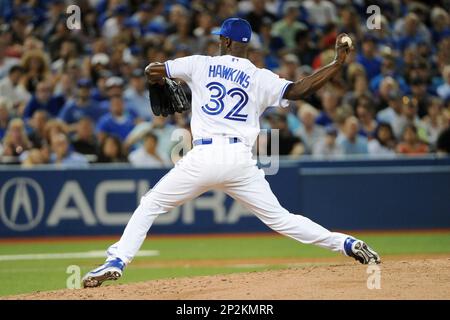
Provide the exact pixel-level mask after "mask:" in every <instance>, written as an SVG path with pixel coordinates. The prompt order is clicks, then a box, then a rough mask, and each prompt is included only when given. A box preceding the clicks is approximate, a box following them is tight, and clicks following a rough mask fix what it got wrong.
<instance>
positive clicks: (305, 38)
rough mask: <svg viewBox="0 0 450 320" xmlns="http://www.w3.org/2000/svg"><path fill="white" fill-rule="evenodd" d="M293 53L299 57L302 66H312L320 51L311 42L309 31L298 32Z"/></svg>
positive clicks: (301, 30)
mask: <svg viewBox="0 0 450 320" xmlns="http://www.w3.org/2000/svg"><path fill="white" fill-rule="evenodd" d="M293 53H294V54H295V55H297V58H298V59H299V61H300V63H301V64H302V65H309V66H310V65H312V63H313V61H314V58H315V57H316V56H317V54H318V53H319V51H318V50H317V48H316V47H315V45H314V43H313V42H312V40H311V36H310V32H309V30H307V29H300V30H298V31H297V33H296V34H295V48H294V50H293Z"/></svg>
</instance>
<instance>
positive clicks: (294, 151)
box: [267, 112, 305, 156]
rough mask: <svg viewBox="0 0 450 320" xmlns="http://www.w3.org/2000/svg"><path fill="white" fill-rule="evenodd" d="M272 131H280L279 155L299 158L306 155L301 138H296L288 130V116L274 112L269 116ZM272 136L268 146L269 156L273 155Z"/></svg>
mask: <svg viewBox="0 0 450 320" xmlns="http://www.w3.org/2000/svg"><path fill="white" fill-rule="evenodd" d="M268 120H269V123H270V126H271V128H272V129H275V130H278V135H279V136H278V137H279V139H278V153H279V155H281V156H287V155H289V156H298V155H301V154H304V152H305V147H304V145H303V143H302V141H301V140H300V138H299V137H296V136H294V135H293V134H292V133H291V131H290V130H289V128H288V125H287V119H286V115H284V114H282V113H278V112H273V113H271V114H270V115H269V116H268ZM272 143H274V141H272V135H270V137H269V139H268V144H267V154H268V155H271V151H272V148H273V147H272Z"/></svg>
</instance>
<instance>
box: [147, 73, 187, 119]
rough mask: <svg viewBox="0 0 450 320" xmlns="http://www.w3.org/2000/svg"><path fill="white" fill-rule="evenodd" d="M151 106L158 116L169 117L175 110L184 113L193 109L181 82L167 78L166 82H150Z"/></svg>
mask: <svg viewBox="0 0 450 320" xmlns="http://www.w3.org/2000/svg"><path fill="white" fill-rule="evenodd" d="M148 92H149V95H150V106H151V108H152V111H153V113H154V114H155V115H156V116H163V117H167V116H168V115H171V114H174V113H175V112H178V113H182V112H184V111H187V110H190V109H191V103H190V101H189V100H188V98H187V97H186V94H185V92H184V91H183V88H182V87H181V84H180V83H179V82H176V81H174V80H172V79H169V78H165V79H164V84H163V85H160V84H158V83H155V84H149V88H148Z"/></svg>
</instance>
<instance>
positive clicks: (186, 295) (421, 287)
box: [9, 257, 450, 300]
mask: <svg viewBox="0 0 450 320" xmlns="http://www.w3.org/2000/svg"><path fill="white" fill-rule="evenodd" d="M9 298H13V299H90V300H92V299H102V300H103V299H173V300H175V299H205V300H206V299H207V300H211V299H225V300H232V299H450V258H442V257H441V258H438V259H417V258H416V259H405V260H389V259H388V260H387V261H383V263H382V264H380V265H378V266H369V267H368V266H363V265H359V264H356V262H355V263H352V262H348V263H339V264H328V265H306V266H302V267H292V268H289V269H284V270H272V271H264V272H250V273H237V274H231V275H215V276H203V277H193V278H178V279H164V280H154V281H147V282H140V283H133V284H122V285H114V284H112V285H107V286H104V287H100V288H94V289H79V290H58V291H49V292H40V293H33V294H25V295H20V296H15V297H9Z"/></svg>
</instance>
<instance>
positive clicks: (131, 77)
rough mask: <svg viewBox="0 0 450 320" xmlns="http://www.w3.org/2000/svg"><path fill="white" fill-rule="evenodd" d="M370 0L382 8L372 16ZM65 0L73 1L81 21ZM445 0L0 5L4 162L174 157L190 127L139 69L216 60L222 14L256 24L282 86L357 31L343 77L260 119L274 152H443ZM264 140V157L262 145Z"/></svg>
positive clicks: (266, 60) (263, 59)
mask: <svg viewBox="0 0 450 320" xmlns="http://www.w3.org/2000/svg"><path fill="white" fill-rule="evenodd" d="M373 4H376V5H378V7H379V8H380V13H381V14H380V15H377V16H376V17H372V18H370V19H371V20H370V21H371V23H368V19H369V17H370V14H368V13H366V10H367V7H368V6H369V5H373ZM69 5H77V6H78V7H79V8H80V13H81V15H80V16H79V17H80V18H81V21H80V25H79V26H77V25H76V23H75V24H74V21H76V20H74V19H76V16H71V14H73V12H74V11H70V13H66V10H67V7H68V6H69ZM449 5H450V4H449V1H446V0H442V1H433V0H431V1H427V4H423V3H422V2H414V1H405V0H404V1H394V0H380V1H364V0H353V1H352V0H338V1H332V2H331V1H325V0H306V1H283V0H241V1H238V0H210V1H200V0H172V1H170V0H169V1H162V0H147V1H141V0H128V1H125V0H79V1H76V0H67V1H65V0H2V1H1V2H0V142H1V143H0V155H1V163H3V164H21V165H23V166H24V167H32V166H35V165H39V164H48V163H53V164H57V165H60V166H65V167H82V166H88V165H90V164H93V163H131V164H133V165H137V166H151V167H162V166H170V165H172V161H171V151H172V149H173V146H174V144H175V143H176V142H174V141H172V140H171V135H172V133H173V132H174V130H175V129H177V128H184V129H187V130H188V129H189V117H190V114H177V115H175V116H173V117H169V118H163V117H155V116H153V115H152V113H151V109H150V107H149V98H148V91H147V88H146V80H145V77H144V74H143V70H144V68H145V66H146V65H147V64H148V63H150V62H155V61H160V62H164V61H166V60H168V59H174V58H177V57H183V56H186V55H192V54H204V55H217V54H218V39H217V36H211V35H210V33H211V31H212V30H213V29H214V28H217V27H219V26H220V24H221V23H222V21H223V20H225V19H226V18H228V17H232V16H239V17H242V18H245V19H247V20H248V21H249V22H250V24H251V25H252V29H253V35H252V39H251V43H250V52H249V59H250V60H251V61H252V62H253V63H254V64H255V65H256V66H258V67H261V68H267V69H270V70H272V71H274V72H275V73H277V74H279V75H280V76H281V77H284V78H286V79H289V80H292V81H296V80H299V79H302V78H303V77H305V76H308V75H310V74H311V73H313V72H314V70H316V69H317V68H320V67H321V66H324V65H326V64H328V63H329V62H331V61H332V59H333V58H334V44H335V39H336V36H337V34H339V33H341V32H346V33H348V34H349V35H350V36H351V37H352V38H353V41H354V45H355V48H354V49H355V50H353V51H352V53H351V54H350V56H349V64H348V65H346V66H345V68H344V69H343V71H342V73H341V74H339V75H338V76H336V77H335V78H334V79H333V80H332V81H330V82H329V83H328V84H327V85H326V86H325V87H323V88H322V89H321V90H319V91H318V92H317V93H315V94H314V95H312V96H310V97H305V99H304V100H300V101H292V102H291V103H290V106H289V107H288V108H268V109H267V110H266V112H265V113H264V115H263V117H262V118H261V127H262V128H264V129H268V130H269V131H270V130H273V129H278V130H279V131H278V132H279V139H280V140H279V141H280V144H279V151H278V152H279V154H280V155H284V156H290V157H293V158H298V157H301V156H304V155H312V156H318V157H324V156H338V155H353V154H367V155H376V156H397V155H398V154H407V155H421V154H427V153H435V152H438V151H443V152H449V146H448V145H449V124H450V16H449V9H450V8H449ZM74 17H75V18H74ZM373 23H375V25H373ZM377 24H378V25H377ZM373 27H375V28H373ZM265 143H266V145H267V147H268V148H267V149H268V150H269V152H270V150H271V148H269V146H270V145H271V141H270V139H265Z"/></svg>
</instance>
